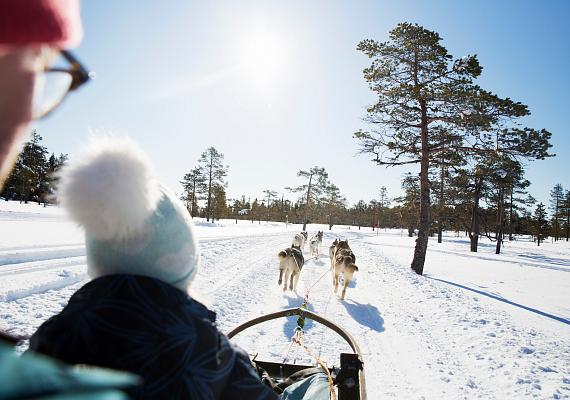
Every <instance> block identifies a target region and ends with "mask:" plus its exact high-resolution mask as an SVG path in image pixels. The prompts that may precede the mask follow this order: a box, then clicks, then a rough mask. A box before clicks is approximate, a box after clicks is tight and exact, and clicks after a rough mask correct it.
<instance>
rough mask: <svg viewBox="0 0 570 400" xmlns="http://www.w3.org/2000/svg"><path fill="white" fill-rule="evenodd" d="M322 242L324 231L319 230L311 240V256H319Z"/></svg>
mask: <svg viewBox="0 0 570 400" xmlns="http://www.w3.org/2000/svg"><path fill="white" fill-rule="evenodd" d="M321 243H323V231H318V232H317V234H316V235H315V236H313V237H312V238H311V240H309V254H310V255H311V257H318V256H319V249H320V247H321Z"/></svg>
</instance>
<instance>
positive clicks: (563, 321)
mask: <svg viewBox="0 0 570 400" xmlns="http://www.w3.org/2000/svg"><path fill="white" fill-rule="evenodd" d="M424 277H426V278H429V279H433V280H434V281H439V282H443V283H447V284H448V285H452V286H456V287H459V288H462V289H465V290H469V291H471V292H474V293H477V294H480V295H483V296H487V297H489V298H491V299H494V300H498V301H502V302H503V303H507V304H510V305H512V306H515V307H519V308H522V309H523V310H527V311H530V312H532V313H535V314H538V315H541V316H543V317H547V318H550V319H553V320H555V321H558V322H562V323H563V324H566V325H570V320H569V319H566V318H562V317H559V316H557V315H553V314H549V313H547V312H544V311H540V310H537V309H536V308H532V307H528V306H525V305H522V304H518V303H515V302H513V301H510V300H507V299H505V298H504V297H500V296H497V295H494V294H491V293H488V292H484V291H482V290H477V289H473V288H470V287H468V286H465V285H461V284H459V283H455V282H450V281H446V280H444V279H439V278H434V277H431V276H428V275H424Z"/></svg>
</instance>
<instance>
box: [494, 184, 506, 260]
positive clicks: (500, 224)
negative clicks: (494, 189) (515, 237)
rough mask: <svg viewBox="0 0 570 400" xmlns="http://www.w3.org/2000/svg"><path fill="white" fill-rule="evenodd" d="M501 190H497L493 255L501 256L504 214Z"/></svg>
mask: <svg viewBox="0 0 570 400" xmlns="http://www.w3.org/2000/svg"><path fill="white" fill-rule="evenodd" d="M503 196H504V194H503V188H502V187H500V188H499V204H498V208H499V209H498V214H497V245H496V246H495V254H501V244H502V242H503V215H504V214H505V211H504V208H505V204H504V199H503Z"/></svg>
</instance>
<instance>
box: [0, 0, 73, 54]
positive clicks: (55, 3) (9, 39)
mask: <svg viewBox="0 0 570 400" xmlns="http://www.w3.org/2000/svg"><path fill="white" fill-rule="evenodd" d="M82 34H83V31H82V29H81V19H80V16H79V0H0V47H12V46H33V45H44V44H47V45H51V46H54V47H58V48H69V47H73V46H76V45H77V44H79V41H80V40H81V36H82Z"/></svg>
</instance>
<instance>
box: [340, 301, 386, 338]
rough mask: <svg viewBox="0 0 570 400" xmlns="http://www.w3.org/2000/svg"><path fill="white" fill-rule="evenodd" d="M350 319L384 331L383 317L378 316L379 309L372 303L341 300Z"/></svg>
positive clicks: (374, 329) (378, 330)
mask: <svg viewBox="0 0 570 400" xmlns="http://www.w3.org/2000/svg"><path fill="white" fill-rule="evenodd" d="M341 304H342V305H343V306H344V308H346V311H347V312H348V313H349V314H350V316H351V317H352V319H354V320H355V321H356V322H358V323H359V324H360V325H362V326H367V327H368V328H370V329H372V330H373V331H376V332H384V330H385V329H384V318H382V317H381V316H380V310H378V308H377V307H376V306H373V305H372V304H360V303H357V302H355V301H354V300H350V299H349V300H345V301H341Z"/></svg>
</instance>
